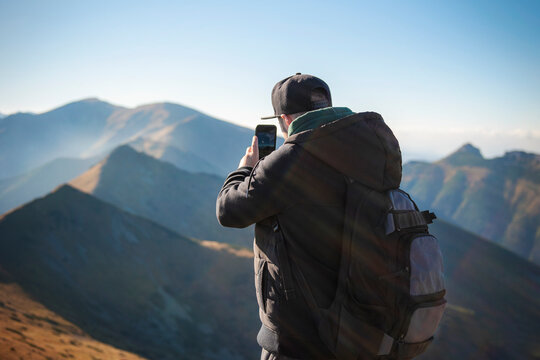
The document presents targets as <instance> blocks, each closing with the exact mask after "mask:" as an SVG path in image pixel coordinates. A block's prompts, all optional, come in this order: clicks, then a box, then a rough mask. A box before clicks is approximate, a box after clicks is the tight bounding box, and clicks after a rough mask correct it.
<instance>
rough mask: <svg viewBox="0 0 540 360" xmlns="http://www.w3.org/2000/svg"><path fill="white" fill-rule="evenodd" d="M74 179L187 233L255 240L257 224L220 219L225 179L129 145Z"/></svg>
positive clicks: (84, 188)
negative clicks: (228, 224) (241, 225)
mask: <svg viewBox="0 0 540 360" xmlns="http://www.w3.org/2000/svg"><path fill="white" fill-rule="evenodd" d="M70 184H71V185H73V186H74V187H76V188H77V189H79V190H81V191H84V192H86V193H89V194H92V195H94V196H96V197H98V198H100V199H101V200H104V201H107V202H109V203H112V204H114V205H116V206H118V207H120V208H122V209H124V210H127V211H129V212H131V213H134V214H137V215H140V216H143V217H146V218H148V219H151V220H152V221H154V222H156V223H159V224H161V225H164V226H166V227H168V228H170V229H173V230H175V231H177V232H179V233H181V234H184V235H188V236H192V237H195V238H198V239H204V240H214V241H221V242H226V243H231V244H236V245H242V246H244V247H251V244H252V241H253V227H249V228H246V229H241V230H236V229H229V228H223V227H222V226H221V225H219V223H218V222H217V219H216V217H215V206H216V205H215V203H216V197H217V193H218V192H219V190H220V189H221V186H222V185H223V179H221V178H220V177H218V176H216V175H213V174H205V173H190V172H188V171H186V170H183V169H179V168H177V167H175V166H174V165H172V164H170V163H167V162H163V161H160V160H158V159H155V158H154V157H152V156H149V155H147V154H145V153H142V152H138V151H136V150H134V149H133V148H132V147H131V146H129V145H121V146H119V147H117V148H115V149H114V150H113V151H112V152H111V153H110V154H109V156H107V157H106V158H105V159H104V160H102V161H101V162H99V163H98V164H96V165H95V166H93V167H92V168H90V169H89V170H88V171H86V172H85V173H83V174H81V175H80V176H78V177H77V178H75V179H73V180H71V181H70Z"/></svg>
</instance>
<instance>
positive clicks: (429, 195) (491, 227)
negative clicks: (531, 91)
mask: <svg viewBox="0 0 540 360" xmlns="http://www.w3.org/2000/svg"><path fill="white" fill-rule="evenodd" d="M402 187H403V188H404V189H405V190H406V191H408V192H410V194H411V195H412V196H413V197H414V199H415V201H417V202H418V205H419V206H420V207H422V208H429V209H434V210H436V212H437V214H438V215H439V216H440V217H442V218H446V219H449V220H450V221H452V222H454V223H455V224H457V225H459V226H460V227H464V228H465V229H468V230H470V231H473V232H475V233H477V234H480V235H482V236H484V237H486V238H488V239H491V240H493V241H495V242H497V243H500V244H501V245H503V246H505V247H507V248H508V249H511V250H512V251H515V252H516V253H517V254H520V255H521V256H524V257H525V258H527V259H529V260H531V261H534V262H536V263H537V264H540V155H536V154H528V153H525V152H520V151H513V152H507V153H506V154H505V155H504V156H502V157H499V158H494V159H484V158H483V157H482V155H481V153H480V151H479V150H478V149H477V148H475V147H474V146H472V145H470V144H467V145H464V146H463V147H461V148H460V149H459V150H457V151H456V152H454V153H453V154H451V155H450V156H448V157H446V158H444V159H442V160H440V161H437V162H434V163H425V162H410V163H407V164H405V165H404V166H403V179H402Z"/></svg>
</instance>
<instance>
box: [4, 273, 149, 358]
mask: <svg viewBox="0 0 540 360" xmlns="http://www.w3.org/2000/svg"><path fill="white" fill-rule="evenodd" d="M4 275H5V274H4ZM0 324H1V325H2V327H1V328H0V359H2V360H19V359H28V360H30V359H60V358H69V357H72V358H73V357H76V358H77V359H81V360H94V359H111V360H112V359H118V360H120V359H125V360H136V359H142V358H141V357H139V356H137V355H135V354H131V353H128V352H126V351H123V350H119V349H115V348H114V347H112V346H109V345H106V344H103V343H100V342H98V341H96V340H94V339H92V338H91V337H90V336H88V335H87V334H85V333H84V332H83V331H82V330H81V329H80V328H78V327H77V326H75V325H73V324H72V323H70V322H68V321H66V320H65V319H63V318H62V317H60V316H58V315H57V314H55V313H53V312H51V311H50V310H48V309H47V308H45V307H44V306H43V305H41V304H40V303H38V302H36V301H34V300H33V299H31V298H30V297H29V296H28V295H27V294H26V293H25V292H24V291H23V290H22V289H21V288H20V286H18V285H17V284H15V283H13V282H11V281H6V279H5V278H4V279H0Z"/></svg>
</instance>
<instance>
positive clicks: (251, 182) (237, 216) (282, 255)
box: [216, 73, 401, 359]
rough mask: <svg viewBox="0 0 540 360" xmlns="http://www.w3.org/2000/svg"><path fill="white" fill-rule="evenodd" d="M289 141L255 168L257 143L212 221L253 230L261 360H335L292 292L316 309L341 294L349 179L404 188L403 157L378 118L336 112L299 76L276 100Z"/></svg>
mask: <svg viewBox="0 0 540 360" xmlns="http://www.w3.org/2000/svg"><path fill="white" fill-rule="evenodd" d="M272 105H273V108H274V116H271V117H269V118H272V117H277V118H278V120H279V123H280V126H281V130H282V132H283V136H284V138H285V139H286V140H285V142H284V144H283V145H282V146H281V147H280V148H279V149H278V150H276V151H274V152H273V153H271V154H270V155H268V156H267V157H265V158H263V159H261V160H260V161H258V148H257V139H256V137H254V138H253V142H252V144H251V146H250V147H248V148H247V150H246V154H245V155H244V157H243V158H242V159H241V161H240V164H239V168H238V169H237V170H236V171H234V172H232V173H231V174H230V175H229V176H228V177H227V179H226V181H225V184H224V185H223V188H222V189H221V191H220V193H219V195H218V199H217V203H216V213H217V217H218V220H219V222H220V223H221V224H222V225H223V226H228V227H238V228H242V227H246V226H249V225H251V224H253V223H256V226H255V241H254V254H255V259H254V265H255V287H256V292H257V301H258V304H259V315H260V318H261V322H262V326H261V329H260V331H259V334H258V336H257V341H258V343H259V345H260V346H261V347H262V355H261V359H333V358H334V357H333V355H332V354H331V353H330V352H329V351H328V349H327V348H326V347H325V345H324V344H323V343H322V341H321V339H320V338H319V335H318V333H317V326H316V323H315V319H314V316H313V313H312V311H311V310H310V308H309V306H308V303H307V302H306V300H305V299H304V296H303V294H302V292H301V291H300V289H299V288H298V286H297V276H298V275H297V274H298V273H301V274H303V276H304V277H305V279H306V282H307V283H308V284H309V287H310V288H311V290H312V292H313V295H314V297H315V300H316V302H317V305H318V306H319V307H323V308H324V307H328V306H329V305H330V303H331V302H332V299H333V296H334V294H335V291H336V287H337V276H338V269H339V261H340V251H341V236H342V230H343V218H344V206H345V204H344V202H345V191H346V183H345V181H346V180H345V179H346V176H347V177H350V178H353V179H355V180H357V181H359V182H361V183H362V184H364V185H367V186H368V187H371V188H373V189H376V190H378V191H385V190H388V189H394V188H397V187H398V186H399V183H400V180H401V153H400V150H399V145H398V142H397V140H396V139H395V137H394V135H393V134H392V132H391V130H390V129H389V128H388V127H387V126H386V125H385V124H384V121H383V120H382V117H381V116H380V115H379V114H376V113H370V112H367V113H353V112H352V111H351V110H350V109H348V108H345V107H332V99H331V95H330V89H329V88H328V85H327V84H326V83H325V82H324V81H322V80H321V79H319V78H316V77H314V76H311V75H303V74H300V73H297V74H296V75H293V76H290V77H288V78H286V79H283V80H282V81H280V82H278V83H277V84H276V85H275V86H274V88H273V90H272Z"/></svg>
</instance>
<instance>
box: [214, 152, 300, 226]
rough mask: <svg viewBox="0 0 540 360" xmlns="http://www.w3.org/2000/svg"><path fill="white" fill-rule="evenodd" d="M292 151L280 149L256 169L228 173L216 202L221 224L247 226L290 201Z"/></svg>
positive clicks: (277, 211)
mask: <svg viewBox="0 0 540 360" xmlns="http://www.w3.org/2000/svg"><path fill="white" fill-rule="evenodd" d="M282 147H283V146H282ZM289 152H290V151H287V149H282V148H280V149H279V150H278V151H275V152H273V153H272V154H270V155H268V156H267V157H265V158H264V159H262V160H260V161H259V162H258V163H257V164H256V165H255V167H254V168H253V169H252V168H250V167H242V168H239V169H238V170H236V171H233V172H232V173H230V174H229V176H227V179H226V180H225V183H224V184H223V187H222V188H221V191H220V192H219V195H218V198H217V201H216V216H217V219H218V221H219V223H220V224H221V225H223V226H227V227H235V228H244V227H247V226H249V225H251V224H254V223H256V222H259V221H261V220H263V219H265V218H267V217H270V216H272V215H276V214H278V213H279V212H280V211H281V210H283V209H284V208H285V207H286V206H288V205H290V204H291V201H292V198H291V194H290V188H288V186H287V184H286V180H285V178H286V177H287V174H286V170H287V168H288V166H287V165H286V164H287V163H288V161H287V157H288V153H289Z"/></svg>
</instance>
